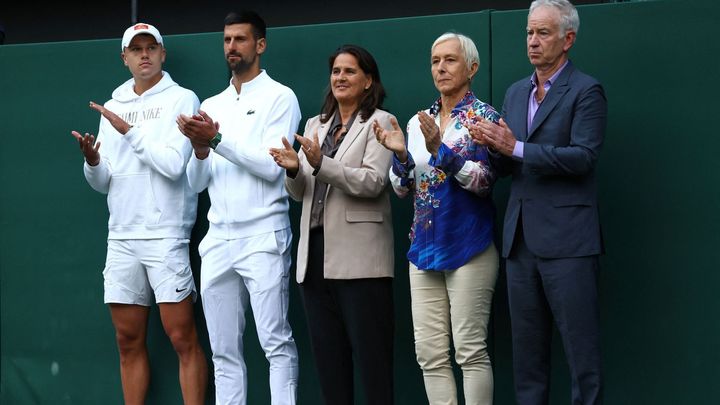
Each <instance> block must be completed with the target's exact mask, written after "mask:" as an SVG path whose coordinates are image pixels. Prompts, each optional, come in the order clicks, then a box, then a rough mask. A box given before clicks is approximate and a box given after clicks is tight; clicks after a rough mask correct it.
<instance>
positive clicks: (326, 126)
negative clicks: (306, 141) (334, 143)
mask: <svg viewBox="0 0 720 405" xmlns="http://www.w3.org/2000/svg"><path fill="white" fill-rule="evenodd" d="M333 117H334V114H333V116H332V117H330V119H329V120H327V121H325V122H324V123H320V125H319V126H318V128H317V133H318V146H321V147H322V144H323V142H325V137H326V136H327V133H328V131H329V130H330V123H332V121H333ZM305 136H309V137H310V139H311V140H312V139H313V138H312V137H313V134H309V135H308V134H305Z"/></svg>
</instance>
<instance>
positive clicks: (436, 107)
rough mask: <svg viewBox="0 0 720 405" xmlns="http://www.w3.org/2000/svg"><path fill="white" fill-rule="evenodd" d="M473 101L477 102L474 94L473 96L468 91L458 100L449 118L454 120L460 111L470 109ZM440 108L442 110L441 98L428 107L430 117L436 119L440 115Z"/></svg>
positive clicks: (470, 91)
mask: <svg viewBox="0 0 720 405" xmlns="http://www.w3.org/2000/svg"><path fill="white" fill-rule="evenodd" d="M475 100H477V97H475V94H473V92H472V90H468V92H467V93H465V95H464V96H463V98H462V100H460V102H459V103H457V105H456V106H455V108H453V109H452V111H451V112H450V117H452V118H455V117H456V116H457V115H458V113H460V112H461V111H465V110H467V109H468V108H472V105H473V103H474V102H475ZM440 108H442V97H440V98H438V99H437V100H435V102H434V103H433V104H432V105H431V106H430V115H432V116H433V117H437V116H438V114H440Z"/></svg>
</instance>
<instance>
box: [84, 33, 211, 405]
mask: <svg viewBox="0 0 720 405" xmlns="http://www.w3.org/2000/svg"><path fill="white" fill-rule="evenodd" d="M121 56H122V59H123V62H124V63H125V65H126V66H127V67H128V69H129V70H130V73H131V74H132V76H133V77H132V79H130V80H128V81H126V82H125V83H123V84H122V85H120V87H118V88H117V89H115V91H114V92H113V94H112V99H111V100H110V101H108V102H107V103H106V104H105V105H104V106H101V105H98V104H95V103H93V102H90V107H91V108H93V109H95V110H97V111H98V112H100V114H101V115H102V117H101V118H100V129H99V131H98V136H97V142H95V137H94V136H93V135H91V134H89V133H85V135H81V134H80V133H78V132H77V131H73V132H72V134H73V136H74V137H75V138H76V139H77V141H78V143H79V144H80V149H81V150H82V152H83V155H84V156H85V165H84V172H85V178H86V179H87V181H88V183H90V186H91V187H92V188H93V189H95V190H97V191H99V192H101V193H103V194H107V195H108V197H107V201H108V209H109V211H110V219H109V221H108V228H109V229H108V252H107V260H106V263H105V270H104V271H103V276H104V279H105V303H107V304H108V305H109V307H110V314H111V316H112V321H113V325H114V326H115V331H116V338H117V345H118V349H119V352H120V376H121V379H122V387H123V395H124V397H125V403H126V404H142V403H144V401H145V395H146V393H147V390H148V385H149V381H150V370H149V363H148V353H147V348H146V345H145V337H146V335H147V323H148V315H149V313H150V305H151V304H152V302H153V301H156V302H157V303H158V307H159V308H160V317H161V318H162V324H163V327H164V328H165V332H166V333H167V335H168V337H169V338H170V341H171V342H172V344H173V347H174V348H175V351H176V352H177V355H178V359H179V362H180V386H181V388H182V394H183V399H184V402H185V404H202V403H204V398H205V388H206V385H207V363H206V360H205V355H204V353H203V351H202V348H201V347H200V345H199V343H198V338H197V333H196V329H195V321H194V317H193V302H194V301H195V298H196V295H197V293H196V292H195V282H194V281H193V276H192V271H191V269H190V260H189V255H188V242H189V238H190V231H191V229H192V226H193V223H194V222H195V216H196V208H197V194H195V193H194V192H192V190H191V189H190V187H189V184H188V182H187V178H186V176H185V169H186V166H187V162H188V159H189V158H190V155H191V154H192V147H191V145H190V142H189V141H188V140H187V138H185V137H184V136H183V135H182V134H181V133H180V132H179V131H178V129H177V126H176V125H175V119H176V117H177V116H178V115H180V114H193V113H194V112H195V111H197V108H198V104H199V101H198V98H197V96H195V93H193V92H192V91H190V90H187V89H184V88H182V87H180V86H178V84H177V83H175V82H174V81H173V80H172V79H171V78H170V75H169V74H168V73H167V72H164V71H163V70H162V64H163V62H164V61H165V48H164V47H163V41H162V37H161V36H160V32H158V30H157V29H156V28H155V27H153V26H152V25H149V24H142V23H141V24H135V25H133V26H132V27H130V28H128V29H127V30H126V31H125V34H124V35H123V39H122V53H121ZM101 145H102V148H101Z"/></svg>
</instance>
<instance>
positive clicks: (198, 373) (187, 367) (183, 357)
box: [158, 297, 208, 405]
mask: <svg viewBox="0 0 720 405" xmlns="http://www.w3.org/2000/svg"><path fill="white" fill-rule="evenodd" d="M158 307H160V318H161V319H162V324H163V328H165V333H167V335H168V337H169V338H170V341H171V342H172V345H173V347H174V348H175V352H177V355H178V360H179V362H180V388H181V389H182V395H183V399H184V401H185V405H202V404H204V403H205V389H206V388H207V379H208V369H207V360H206V358H205V353H203V351H202V348H201V347H200V343H199V342H198V337H197V330H196V329H195V319H194V318H193V303H192V298H190V297H188V298H186V299H185V300H183V301H182V302H178V303H162V304H158Z"/></svg>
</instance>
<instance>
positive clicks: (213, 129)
mask: <svg viewBox="0 0 720 405" xmlns="http://www.w3.org/2000/svg"><path fill="white" fill-rule="evenodd" d="M175 122H176V123H177V125H178V129H179V130H180V132H181V133H182V134H183V135H185V136H186V137H187V138H188V139H189V140H190V143H191V144H192V147H193V150H194V151H195V156H196V157H197V158H198V159H200V160H202V159H205V158H206V157H207V156H208V155H209V154H210V141H211V140H212V139H213V138H214V137H215V135H217V133H218V131H219V130H220V123H218V122H214V121H213V119H212V118H210V116H209V115H207V114H206V113H205V112H204V111H198V113H197V114H194V115H192V116H190V115H184V114H180V115H178V117H177V119H176V120H175Z"/></svg>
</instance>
